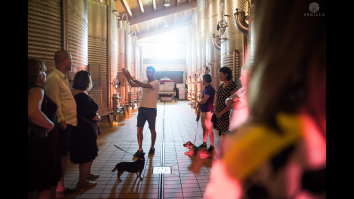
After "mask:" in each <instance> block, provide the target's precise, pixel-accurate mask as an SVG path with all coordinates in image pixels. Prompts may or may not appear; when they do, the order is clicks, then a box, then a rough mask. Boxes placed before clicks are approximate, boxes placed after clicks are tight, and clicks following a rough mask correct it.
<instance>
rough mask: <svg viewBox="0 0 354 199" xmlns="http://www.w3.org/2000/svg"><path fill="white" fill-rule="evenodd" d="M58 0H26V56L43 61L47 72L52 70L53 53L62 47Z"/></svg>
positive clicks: (60, 16)
mask: <svg viewBox="0 0 354 199" xmlns="http://www.w3.org/2000/svg"><path fill="white" fill-rule="evenodd" d="M61 13H62V7H61V5H60V0H29V1H28V57H32V58H37V59H40V60H42V61H44V62H45V64H46V66H47V74H49V73H50V72H51V71H53V70H54V67H55V63H54V53H55V52H56V51H57V50H59V49H61V48H63V37H62V24H61V20H62V14H61Z"/></svg>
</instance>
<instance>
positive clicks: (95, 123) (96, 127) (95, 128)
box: [78, 115, 101, 139]
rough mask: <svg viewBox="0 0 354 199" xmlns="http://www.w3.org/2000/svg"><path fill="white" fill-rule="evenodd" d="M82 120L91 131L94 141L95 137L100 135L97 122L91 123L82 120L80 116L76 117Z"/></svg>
mask: <svg viewBox="0 0 354 199" xmlns="http://www.w3.org/2000/svg"><path fill="white" fill-rule="evenodd" d="M78 116H79V117H80V118H81V119H82V120H84V121H85V122H86V123H89V125H90V127H91V129H92V131H93V135H94V137H95V139H97V136H98V135H100V134H101V133H100V130H99V127H98V124H97V122H92V121H89V120H88V119H86V118H84V117H83V116H81V115H78Z"/></svg>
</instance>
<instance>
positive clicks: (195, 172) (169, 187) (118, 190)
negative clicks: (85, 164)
mask: <svg viewBox="0 0 354 199" xmlns="http://www.w3.org/2000/svg"><path fill="white" fill-rule="evenodd" d="M188 103H189V101H177V102H165V105H164V103H163V102H158V103H157V118H156V132H157V136H156V143H155V154H154V155H150V156H148V152H149V149H150V144H151V134H150V130H149V129H148V123H145V127H144V131H143V135H144V136H143V150H144V152H145V168H144V170H143V172H142V179H140V178H137V177H136V175H135V174H133V173H127V172H124V173H123V175H122V176H121V179H122V181H121V182H119V181H118V180H117V172H114V173H113V172H111V170H112V169H113V168H114V167H115V165H116V164H117V163H119V162H124V161H127V162H131V161H132V157H133V156H132V155H131V154H134V153H135V152H136V151H137V150H138V148H139V147H138V142H137V136H136V132H137V128H136V122H137V114H138V112H137V108H135V109H134V111H132V110H130V113H129V114H127V115H126V116H124V115H122V114H121V115H120V116H119V123H118V125H112V126H109V123H108V120H107V118H103V119H102V121H101V131H102V134H101V135H100V136H99V137H98V139H97V144H98V147H99V151H98V157H96V159H95V160H94V161H93V164H92V172H93V173H98V174H100V176H99V177H98V178H97V179H94V181H96V182H97V185H96V186H95V187H93V188H92V187H90V188H80V189H79V191H78V192H77V193H74V194H69V195H65V196H64V197H62V198H80V199H81V198H155V199H157V198H158V191H159V189H158V186H159V174H152V170H153V167H159V166H161V160H160V159H161V154H160V153H161V147H162V133H163V132H164V135H165V145H164V147H165V156H164V157H165V164H164V166H166V167H167V166H172V174H164V175H162V176H163V178H164V183H163V193H164V198H179V199H180V198H193V199H196V198H203V194H204V192H205V188H206V186H207V183H208V182H209V176H210V169H211V164H212V159H211V158H206V159H201V158H199V157H191V156H187V155H185V154H184V152H186V151H187V148H185V147H183V144H184V143H186V142H187V141H191V142H193V141H194V138H195V135H196V132H197V137H196V141H195V145H197V146H199V145H200V144H201V143H202V142H203V140H202V135H203V131H202V127H201V121H200V120H199V122H198V124H197V122H196V120H195V119H196V113H194V112H193V110H192V109H191V106H190V105H188ZM163 116H164V117H165V118H163ZM197 125H198V127H197ZM213 131H214V137H215V141H214V142H215V143H214V145H215V148H217V146H218V144H219V141H220V137H219V135H218V131H216V130H215V129H213ZM114 145H117V146H119V147H120V148H122V149H125V150H126V151H127V152H128V153H130V154H128V153H126V152H124V151H122V150H119V149H118V148H116V147H114ZM207 146H208V147H209V146H210V141H209V138H208V141H207ZM78 178H79V165H76V164H72V163H71V162H70V161H68V164H67V168H66V173H65V177H64V184H66V185H67V186H68V187H69V188H75V187H76V184H77V182H78Z"/></svg>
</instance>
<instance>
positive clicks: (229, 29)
mask: <svg viewBox="0 0 354 199" xmlns="http://www.w3.org/2000/svg"><path fill="white" fill-rule="evenodd" d="M250 6H251V2H250V0H198V1H197V12H196V13H194V14H193V15H192V19H191V23H190V24H189V26H188V31H189V35H190V37H189V46H188V56H187V67H188V70H187V85H188V88H187V89H188V91H187V93H188V95H187V97H188V99H189V100H190V104H191V107H192V108H194V109H195V108H196V101H200V100H201V95H202V91H203V89H204V87H203V85H202V79H201V76H202V75H203V74H204V73H209V74H210V75H211V77H212V80H213V81H212V83H211V84H212V86H213V87H214V88H215V90H218V87H219V85H220V83H221V82H220V80H219V78H218V74H219V72H218V71H219V69H220V68H221V67H229V68H231V70H232V71H233V81H237V79H238V78H239V77H240V76H241V69H242V67H243V65H244V60H245V57H247V54H248V49H249V46H250V45H249V43H250V42H249V38H251V39H252V37H250V34H249V32H251V31H248V29H246V31H245V30H243V32H241V29H240V28H242V27H240V26H242V25H244V26H247V27H246V28H248V26H249V25H248V24H250V22H249V21H247V22H246V21H245V20H244V18H245V17H243V18H242V19H243V23H241V24H240V26H238V27H237V24H236V23H235V17H236V15H235V16H234V13H235V12H236V8H238V10H239V11H240V10H241V11H244V12H245V13H244V15H243V16H245V15H247V13H248V15H249V13H250V10H249V9H250V8H251V7H250ZM237 16H240V15H237ZM250 19H251V18H250ZM220 22H221V23H220ZM225 24H227V25H226V26H225ZM217 27H218V28H217ZM243 28H245V27H243ZM218 35H219V36H221V37H220V38H221V39H220V41H219V42H217V36H218ZM214 37H215V38H214Z"/></svg>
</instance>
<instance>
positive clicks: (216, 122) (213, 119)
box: [211, 113, 218, 129]
mask: <svg viewBox="0 0 354 199" xmlns="http://www.w3.org/2000/svg"><path fill="white" fill-rule="evenodd" d="M211 122H212V123H213V128H214V129H216V128H217V127H218V118H217V117H216V115H215V113H213V115H212V116H211Z"/></svg>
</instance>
